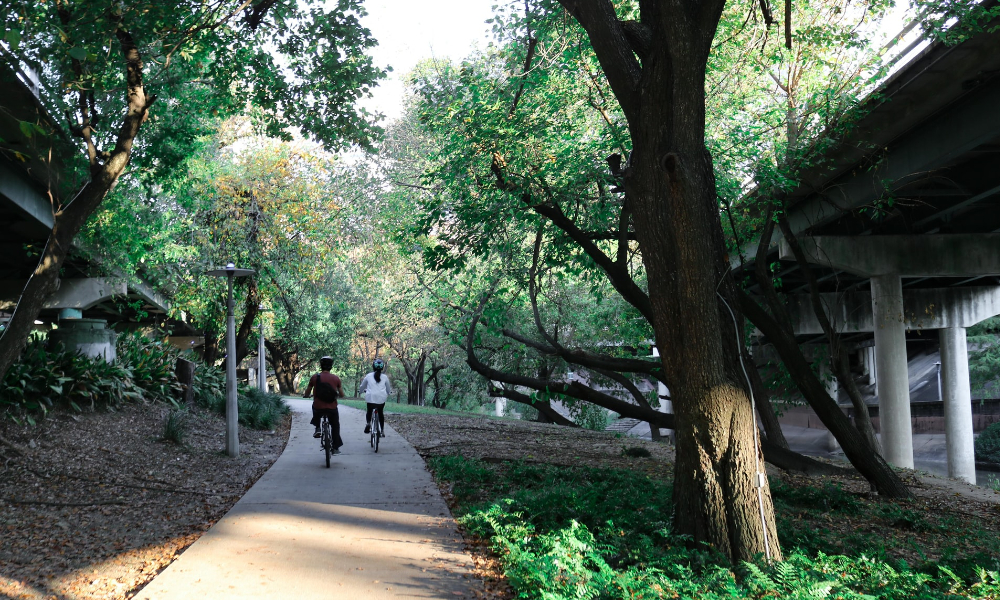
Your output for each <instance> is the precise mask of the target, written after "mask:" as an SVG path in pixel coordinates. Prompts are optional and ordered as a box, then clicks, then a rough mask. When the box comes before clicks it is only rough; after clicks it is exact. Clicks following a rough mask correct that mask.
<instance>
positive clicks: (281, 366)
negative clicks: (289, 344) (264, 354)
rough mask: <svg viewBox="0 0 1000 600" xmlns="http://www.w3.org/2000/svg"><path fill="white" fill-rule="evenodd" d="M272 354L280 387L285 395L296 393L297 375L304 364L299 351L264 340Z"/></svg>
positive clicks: (272, 362) (273, 365)
mask: <svg viewBox="0 0 1000 600" xmlns="http://www.w3.org/2000/svg"><path fill="white" fill-rule="evenodd" d="M264 345H265V346H267V351H268V353H269V354H270V356H271V366H272V367H274V377H275V379H277V380H278V389H279V390H280V391H281V393H282V394H283V395H285V396H292V395H294V394H295V376H296V375H298V373H299V370H300V369H301V368H302V365H300V364H299V353H298V352H294V351H291V350H287V349H285V348H283V347H281V346H279V345H278V344H276V343H274V342H272V341H271V340H264Z"/></svg>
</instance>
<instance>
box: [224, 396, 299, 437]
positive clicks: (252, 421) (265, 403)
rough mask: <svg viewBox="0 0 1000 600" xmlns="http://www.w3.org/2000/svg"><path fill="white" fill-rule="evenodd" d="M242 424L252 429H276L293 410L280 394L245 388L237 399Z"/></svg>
mask: <svg viewBox="0 0 1000 600" xmlns="http://www.w3.org/2000/svg"><path fill="white" fill-rule="evenodd" d="M237 398H238V399H237V402H238V405H239V412H240V424H241V425H245V426H247V427H250V428H251V429H274V426H275V425H276V424H277V423H278V421H279V420H281V417H282V415H286V414H288V413H289V412H290V410H291V409H289V408H288V405H287V404H285V401H284V400H283V399H282V398H281V395H280V394H270V393H266V392H262V391H260V389H258V388H255V387H244V388H241V389H240V390H239V395H238V397H237Z"/></svg>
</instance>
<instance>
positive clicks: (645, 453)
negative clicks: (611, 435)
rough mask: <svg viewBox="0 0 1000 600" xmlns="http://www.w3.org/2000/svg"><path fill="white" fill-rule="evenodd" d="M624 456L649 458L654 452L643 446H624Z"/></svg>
mask: <svg viewBox="0 0 1000 600" xmlns="http://www.w3.org/2000/svg"><path fill="white" fill-rule="evenodd" d="M622 456H628V457H631V458H649V457H650V456H653V454H652V453H651V452H650V451H649V450H647V449H645V448H643V447H642V446H628V447H624V446H623V447H622Z"/></svg>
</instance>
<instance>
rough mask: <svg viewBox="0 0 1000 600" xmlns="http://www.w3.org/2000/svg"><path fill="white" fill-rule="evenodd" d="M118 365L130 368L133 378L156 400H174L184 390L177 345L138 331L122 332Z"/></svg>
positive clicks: (146, 394)
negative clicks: (178, 373)
mask: <svg viewBox="0 0 1000 600" xmlns="http://www.w3.org/2000/svg"><path fill="white" fill-rule="evenodd" d="M116 348H117V352H118V358H117V364H118V365H121V366H122V367H123V368H125V369H128V371H129V373H130V374H131V376H132V381H133V382H134V383H135V385H136V386H138V387H140V388H141V389H142V390H143V392H144V395H145V396H146V397H147V398H149V399H152V400H159V401H172V400H173V399H174V398H176V397H177V396H179V395H180V393H181V392H182V391H183V388H182V387H181V384H180V383H179V382H178V381H177V374H176V371H175V369H176V365H177V356H178V355H179V354H180V353H179V352H178V351H177V350H176V349H175V348H173V347H172V346H170V345H168V344H167V343H165V342H162V341H159V340H151V339H149V338H148V337H146V336H145V335H143V334H141V333H138V332H130V333H124V334H120V335H119V336H118V342H117V344H116Z"/></svg>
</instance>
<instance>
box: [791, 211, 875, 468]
mask: <svg viewBox="0 0 1000 600" xmlns="http://www.w3.org/2000/svg"><path fill="white" fill-rule="evenodd" d="M778 225H779V226H780V227H781V233H782V235H784V236H785V240H786V241H787V242H788V245H789V246H790V247H791V249H792V254H794V255H795V260H796V262H797V263H798V264H799V268H800V270H801V271H802V272H803V274H804V275H805V278H806V282H807V284H808V286H809V299H810V301H811V303H812V308H813V313H815V314H816V319H818V320H819V324H820V327H822V328H823V333H825V334H826V339H827V341H828V342H829V344H830V364H831V366H832V367H833V373H834V375H835V376H836V377H837V381H838V383H839V384H840V386H841V387H843V388H844V389H845V390H847V397H848V398H850V399H851V404H852V405H853V406H854V413H855V422H856V423H857V426H858V430H859V431H860V432H861V434H862V435H863V436H864V437H865V441H866V442H868V445H869V446H870V447H871V449H872V450H873V451H875V452H878V453H879V454H881V453H882V446H881V444H879V441H878V437H877V436H876V435H875V427H874V426H873V425H872V422H871V417H870V416H869V414H868V406H867V405H866V404H865V401H864V399H863V398H862V397H861V391H860V390H859V389H858V386H857V384H856V383H855V382H854V377H853V376H852V375H851V366H850V362H849V359H848V357H847V348H845V347H844V345H843V344H842V343H841V341H840V334H838V333H837V330H836V329H835V328H834V327H833V324H832V323H830V319H829V317H828V316H827V314H826V310H825V307H824V306H823V300H822V296H820V289H819V281H817V280H816V274H815V273H813V270H812V269H811V268H810V265H809V261H808V260H806V255H805V252H803V251H802V247H801V246H800V245H799V240H798V238H797V237H796V236H795V233H794V232H793V231H792V228H791V227H789V226H788V221H787V220H786V219H785V218H784V216H782V217H780V218H779V219H778ZM834 400H836V399H834Z"/></svg>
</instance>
